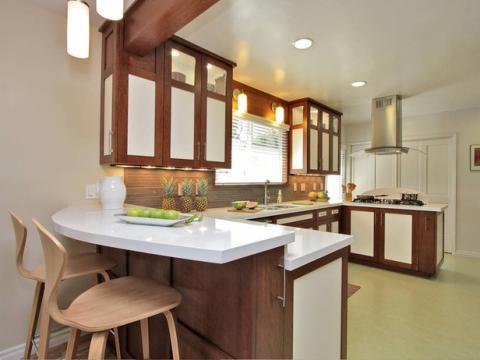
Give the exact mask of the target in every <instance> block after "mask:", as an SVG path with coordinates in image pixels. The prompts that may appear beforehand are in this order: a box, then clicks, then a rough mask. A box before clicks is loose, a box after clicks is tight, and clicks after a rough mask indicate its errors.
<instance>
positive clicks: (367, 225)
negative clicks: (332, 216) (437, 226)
mask: <svg viewBox="0 0 480 360" xmlns="http://www.w3.org/2000/svg"><path fill="white" fill-rule="evenodd" d="M375 218H376V212H375V211H374V210H369V209H365V210H359V209H351V210H350V234H351V235H353V243H352V245H351V247H350V252H351V254H356V255H360V256H361V257H367V258H371V259H373V258H375V255H376V254H375V223H376V221H375Z"/></svg>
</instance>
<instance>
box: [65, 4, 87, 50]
mask: <svg viewBox="0 0 480 360" xmlns="http://www.w3.org/2000/svg"><path fill="white" fill-rule="evenodd" d="M67 53H68V54H69V55H71V56H73V57H76V58H79V59H86V58H88V56H89V54H90V13H89V7H88V4H87V3H86V2H84V1H82V0H68V1H67Z"/></svg>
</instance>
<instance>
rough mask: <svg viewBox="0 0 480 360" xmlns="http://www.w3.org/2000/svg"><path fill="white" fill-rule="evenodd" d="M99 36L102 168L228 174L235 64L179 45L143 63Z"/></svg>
mask: <svg viewBox="0 0 480 360" xmlns="http://www.w3.org/2000/svg"><path fill="white" fill-rule="evenodd" d="M101 31H102V32H103V61H102V86H101V90H102V91H101V94H102V100H101V108H102V109H101V114H100V115H101V137H100V143H101V144H100V162H101V163H103V164H117V165H134V166H138V165H140V166H173V167H189V168H229V167H230V164H231V149H230V146H231V121H232V73H233V67H234V66H235V64H234V63H232V62H230V61H228V60H226V59H223V58H221V57H218V56H217V55H215V54H212V53H210V52H208V51H206V50H204V49H201V48H199V47H197V46H195V45H193V44H190V43H188V42H186V41H185V40H182V39H179V38H172V39H171V40H169V41H167V42H166V43H164V44H162V45H160V46H159V47H157V48H156V49H155V51H153V52H152V53H151V54H148V55H146V56H144V57H137V56H135V55H132V54H129V53H126V52H125V51H124V49H123V35H122V34H123V23H122V22H118V23H115V24H109V25H107V26H106V27H105V28H104V29H101Z"/></svg>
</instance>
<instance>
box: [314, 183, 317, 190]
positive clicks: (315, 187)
mask: <svg viewBox="0 0 480 360" xmlns="http://www.w3.org/2000/svg"><path fill="white" fill-rule="evenodd" d="M315 190H317V183H313V191H315Z"/></svg>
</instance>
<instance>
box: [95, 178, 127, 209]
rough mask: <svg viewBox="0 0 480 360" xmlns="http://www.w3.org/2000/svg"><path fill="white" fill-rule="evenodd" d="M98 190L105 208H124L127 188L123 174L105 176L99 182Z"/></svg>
mask: <svg viewBox="0 0 480 360" xmlns="http://www.w3.org/2000/svg"><path fill="white" fill-rule="evenodd" d="M98 192H99V197H100V202H101V203H102V208H103V209H104V210H119V209H123V203H124V202H125V198H126V197H127V188H126V187H125V184H124V183H123V181H122V177H121V176H105V177H104V178H103V179H101V180H100V181H99V183H98Z"/></svg>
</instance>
